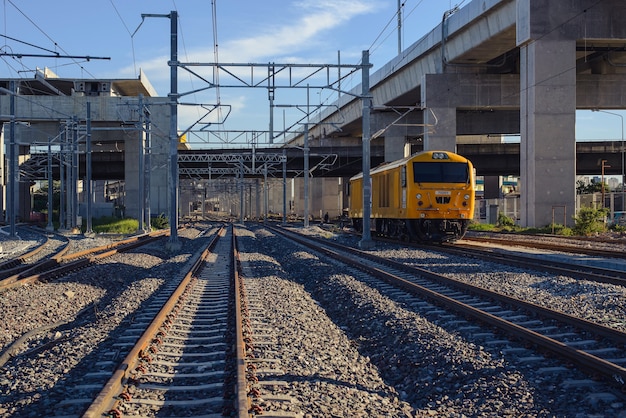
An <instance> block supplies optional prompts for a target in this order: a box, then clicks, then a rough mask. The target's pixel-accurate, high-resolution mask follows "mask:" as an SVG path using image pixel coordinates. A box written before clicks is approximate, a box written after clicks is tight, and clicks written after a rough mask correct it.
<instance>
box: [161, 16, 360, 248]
mask: <svg viewBox="0 0 626 418" xmlns="http://www.w3.org/2000/svg"><path fill="white" fill-rule="evenodd" d="M172 16H174V12H172ZM172 38H174V34H172ZM173 48H174V47H173ZM172 57H174V55H173V54H172ZM338 61H340V60H339V59H338ZM170 65H172V66H174V65H175V66H177V67H180V68H182V69H183V70H185V71H187V72H188V73H190V74H191V75H193V76H195V77H197V78H198V79H199V80H202V81H203V82H205V83H207V86H205V87H202V88H199V89H194V90H191V91H188V92H184V93H174V92H176V91H177V90H176V89H175V88H172V93H171V94H170V97H172V96H173V95H174V94H176V97H177V98H180V97H183V96H186V95H189V94H194V93H198V92H201V91H206V90H209V89H211V88H220V89H221V88H265V89H267V91H268V100H269V108H270V118H269V119H270V120H269V137H270V143H273V139H274V117H273V109H274V98H275V91H276V89H306V91H307V104H306V109H307V112H305V115H304V116H303V117H302V119H300V120H299V121H298V122H296V123H302V124H303V125H304V147H303V151H304V155H305V159H304V165H305V169H304V172H305V173H306V174H307V175H305V176H304V179H305V184H304V186H305V187H304V189H305V190H304V194H305V216H304V219H305V221H304V222H305V226H308V180H309V175H308V173H309V169H308V151H309V144H308V130H309V125H310V122H309V117H310V115H311V112H310V105H309V99H308V92H309V91H310V89H314V90H324V89H328V90H333V91H336V92H337V93H338V95H339V96H340V95H341V94H347V95H351V96H353V97H355V98H359V99H361V100H362V102H363V138H362V141H363V173H364V190H363V199H364V204H363V208H364V213H363V218H364V219H363V221H364V224H365V222H367V225H369V218H370V209H369V208H370V205H369V202H370V200H371V186H370V185H369V170H370V126H369V124H370V111H371V107H372V96H371V92H370V89H369V70H370V68H371V67H372V65H371V64H370V62H369V51H363V54H362V59H361V63H360V64H341V63H340V62H339V63H337V64H294V63H286V64H285V63H283V64H277V63H274V62H271V63H267V64H265V63H217V62H206V63H201V62H187V63H185V62H178V61H174V58H173V59H172V62H171V63H170ZM194 67H210V68H212V69H213V74H214V80H219V81H218V82H214V81H212V80H209V79H207V78H206V77H204V76H202V75H201V74H199V72H198V71H195V70H194V69H192V68H194ZM239 68H248V69H249V75H248V76H247V77H245V78H244V77H243V76H240V75H238V74H237V72H238V69H239ZM258 68H263V69H266V74H265V75H261V76H258V74H257V73H255V69H258ZM335 69H336V70H337V77H336V78H333V77H331V70H335ZM341 69H348V70H350V71H349V72H348V74H345V75H344V76H342V74H341ZM296 70H298V71H296ZM304 70H309V71H307V72H304V73H302V74H300V71H304ZM357 71H361V73H362V82H361V87H362V89H361V92H360V93H355V92H353V91H348V90H343V89H342V88H341V81H342V79H344V78H345V77H348V76H350V75H351V74H353V73H355V72H357ZM296 73H297V74H296ZM320 74H322V75H325V76H323V77H322V78H321V80H319V79H318V78H316V76H318V77H319V75H320ZM279 75H280V76H284V77H278V76H279ZM280 81H283V83H282V84H281V83H280ZM311 81H316V83H315V84H313V85H312V84H311ZM219 106H220V103H218V104H217V105H216V106H215V107H213V108H212V109H210V110H209V112H211V111H212V110H213V109H217V108H219ZM207 114H208V113H207ZM206 116H207V115H203V116H202V118H200V119H198V120H197V121H196V122H195V123H194V124H193V125H192V127H191V128H189V129H187V130H185V132H194V131H195V130H194V129H193V127H195V126H197V125H201V124H202V123H201V120H203V119H204V118H206ZM200 131H204V132H207V130H206V129H204V128H201V129H200ZM283 133H284V132H283ZM283 164H284V162H283ZM241 166H243V164H242V163H241V162H240V167H241ZM240 176H241V177H242V178H243V176H244V172H243V168H242V171H241V173H240ZM283 187H286V185H285V184H284V185H283ZM284 195H285V192H283V196H284ZM283 207H284V202H283ZM285 212H286V210H283V222H286V213H285ZM371 245H372V241H371V236H370V233H369V228H364V231H363V238H362V241H361V246H362V247H364V248H367V247H370V246H371Z"/></svg>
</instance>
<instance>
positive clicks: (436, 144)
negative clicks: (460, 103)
mask: <svg viewBox="0 0 626 418" xmlns="http://www.w3.org/2000/svg"><path fill="white" fill-rule="evenodd" d="M424 123H425V124H426V125H427V126H426V128H425V133H424V151H430V150H444V151H452V152H456V108H455V107H429V108H427V109H426V110H424Z"/></svg>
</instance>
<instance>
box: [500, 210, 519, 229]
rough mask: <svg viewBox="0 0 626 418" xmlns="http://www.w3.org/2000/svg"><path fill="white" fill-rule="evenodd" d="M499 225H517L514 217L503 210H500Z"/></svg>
mask: <svg viewBox="0 0 626 418" xmlns="http://www.w3.org/2000/svg"><path fill="white" fill-rule="evenodd" d="M497 225H498V226H500V227H507V226H508V227H513V226H515V221H514V220H513V218H510V217H508V216H506V215H505V214H504V213H503V212H498V223H497Z"/></svg>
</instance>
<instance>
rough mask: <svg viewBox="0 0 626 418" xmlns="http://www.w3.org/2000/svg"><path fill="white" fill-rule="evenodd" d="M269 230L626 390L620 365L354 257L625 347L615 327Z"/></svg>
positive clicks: (323, 242)
mask: <svg viewBox="0 0 626 418" xmlns="http://www.w3.org/2000/svg"><path fill="white" fill-rule="evenodd" d="M266 227H268V229H271V230H273V231H275V232H277V233H279V234H281V235H284V236H288V237H289V238H290V239H292V240H294V241H296V242H298V243H300V244H302V245H304V246H307V247H309V248H314V249H315V250H316V251H320V252H322V253H323V254H326V255H328V256H329V257H332V258H333V259H335V260H339V261H341V262H342V263H345V264H348V265H350V266H353V267H355V268H357V269H359V270H361V271H364V272H366V273H367V274H371V275H373V276H375V277H378V278H380V279H381V280H384V281H387V282H389V283H391V284H393V285H395V286H398V287H400V288H402V289H404V290H406V291H408V292H410V293H418V294H420V295H422V296H424V297H426V298H429V299H430V300H433V301H435V302H437V303H439V304H441V305H443V306H447V307H449V308H450V309H453V310H455V311H456V312H458V313H460V314H463V315H467V316H470V317H473V318H475V319H477V320H479V321H482V322H484V323H486V324H489V325H491V326H493V327H496V328H499V329H501V330H503V331H505V332H507V333H509V334H510V335H514V336H515V337H517V338H522V339H524V340H525V341H528V342H530V343H532V344H535V345H536V346H538V347H541V348H542V349H544V350H546V351H549V352H551V353H553V354H555V355H556V356H558V357H560V358H563V359H566V360H569V361H571V362H572V363H574V364H576V365H578V366H579V367H580V369H581V370H583V371H586V372H587V373H590V374H594V375H595V374H599V375H602V376H604V377H605V378H606V379H607V381H608V382H610V383H611V384H614V385H616V386H618V387H619V388H620V389H621V390H625V389H626V368H624V367H621V366H619V365H617V364H614V363H611V362H609V361H607V360H604V359H602V358H599V357H596V356H594V355H592V354H589V353H587V352H585V351H583V350H578V349H575V348H573V347H570V346H568V345H567V344H566V343H563V342H560V341H557V340H555V339H552V338H550V337H547V336H544V335H541V334H539V333H537V332H535V331H532V330H530V329H527V328H524V327H522V326H520V325H517V324H515V323H513V322H510V321H507V320H505V319H502V318H499V317H497V316H495V315H493V314H490V313H488V312H485V311H482V310H480V309H478V308H475V307H473V306H470V305H467V304H465V303H462V302H459V301H457V300H455V299H453V298H451V297H448V296H445V295H443V294H441V293H439V292H435V291H433V290H431V289H428V288H426V287H424V286H421V285H419V284H416V283H413V282H411V281H409V280H406V279H403V278H401V277H399V276H396V275H394V274H390V273H388V272H386V271H384V270H382V269H380V268H376V267H371V266H365V265H364V264H363V263H362V262H359V260H358V259H356V258H355V257H354V255H358V256H360V257H365V258H368V259H371V260H376V261H377V262H382V261H384V262H385V263H387V264H393V265H394V266H395V265H398V266H404V267H403V270H404V269H410V270H413V271H414V273H416V274H418V275H420V276H423V277H426V278H428V279H431V280H437V281H445V282H447V283H450V284H452V285H453V286H459V287H466V288H468V289H469V288H471V289H472V292H475V293H483V294H485V295H490V296H489V297H490V298H494V299H496V300H497V299H498V298H502V300H503V301H506V302H505V303H515V304H520V305H524V306H528V307H529V308H532V310H533V311H535V312H541V314H544V315H547V314H550V315H551V318H550V319H559V320H562V321H566V320H567V321H568V323H570V324H575V326H579V327H581V328H583V327H585V328H583V329H586V330H592V331H590V332H593V333H594V334H596V335H601V336H604V337H606V338H611V339H614V341H616V342H617V343H619V344H623V343H624V342H625V341H626V333H622V332H620V331H618V330H615V329H612V328H608V327H604V326H601V325H598V324H595V323H592V322H590V321H586V320H583V319H580V318H576V317H572V316H569V315H567V314H564V313H560V312H557V311H552V310H550V309H547V308H542V307H540V306H538V305H534V304H532V303H530V302H525V301H521V300H517V299H514V298H510V297H508V296H504V295H500V294H498V293H495V292H491V291H489V290H487V289H483V288H479V287H475V286H472V285H469V284H462V283H461V282H458V281H456V280H453V279H450V278H447V277H445V276H441V275H439V274H435V273H432V272H429V271H427V270H423V269H419V268H414V267H410V268H409V267H408V266H406V265H402V264H400V263H395V262H391V261H390V260H386V259H385V260H382V259H380V258H379V257H375V256H373V255H371V254H367V253H365V252H363V251H360V250H356V249H354V248H347V247H344V246H341V245H339V244H335V243H332V242H329V241H328V240H320V239H316V238H314V237H309V236H307V237H306V238H304V236H302V235H299V234H295V233H293V232H289V231H286V230H284V229H280V228H276V227H269V226H266ZM311 242H315V243H316V244H319V245H323V246H325V247H336V248H340V249H341V251H347V252H348V253H349V254H351V255H353V256H352V257H350V256H345V255H342V254H340V253H339V252H337V251H334V250H332V249H330V248H323V247H320V246H319V245H315V246H313V245H311Z"/></svg>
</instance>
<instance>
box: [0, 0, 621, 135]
mask: <svg viewBox="0 0 626 418" xmlns="http://www.w3.org/2000/svg"><path fill="white" fill-rule="evenodd" d="M467 3H469V0H457V1H449V0H403V4H404V6H403V8H402V16H403V22H402V30H401V38H402V46H403V47H408V46H409V45H411V44H412V43H413V42H415V41H416V40H418V39H419V38H421V37H422V36H423V35H425V34H426V33H428V32H430V31H431V30H432V29H433V28H434V27H435V26H437V25H438V24H439V23H440V22H441V18H442V15H443V13H444V12H445V11H446V10H449V9H451V8H453V7H454V6H456V5H458V4H460V5H461V6H463V5H465V4H467ZM213 4H215V9H213ZM397 4H398V2H397V0H315V1H311V0H263V1H258V0H214V1H211V0H177V1H173V0H167V1H166V0H153V1H137V0H89V1H85V0H80V1H79V0H61V1H57V2H54V1H44V0H3V2H2V16H3V19H2V22H1V24H2V29H1V34H2V35H3V38H2V39H0V46H1V47H2V51H3V52H11V53H23V54H51V53H53V52H57V53H59V54H61V55H77V56H92V57H110V58H111V59H110V60H96V59H94V60H91V61H89V62H86V61H85V60H81V59H60V58H28V57H23V58H21V59H18V58H12V57H6V56H4V57H2V62H0V76H1V77H32V76H33V70H34V69H35V68H36V67H39V68H43V67H48V68H50V69H51V70H52V71H54V72H55V73H56V74H58V75H59V76H60V77H67V78H75V77H80V78H135V77H136V76H137V75H138V73H139V69H140V68H141V69H142V70H143V71H144V73H146V75H147V77H148V79H149V80H150V82H151V83H152V84H153V86H154V87H155V88H156V90H157V92H158V93H159V95H161V96H166V95H167V93H168V92H169V89H170V87H169V76H170V71H169V67H168V66H167V61H168V59H169V55H170V44H169V31H170V23H169V19H162V18H146V19H145V20H144V21H143V23H142V19H141V14H142V13H143V14H168V13H169V12H170V11H171V10H177V11H178V14H179V60H180V61H182V62H204V63H207V62H215V61H219V62H221V63H261V64H267V63H269V62H275V63H299V64H311V63H314V64H321V63H323V64H336V63H337V59H338V53H340V55H341V63H342V64H358V63H359V61H360V59H361V53H362V51H363V50H369V51H370V54H371V58H370V61H371V63H372V64H373V65H374V67H373V69H372V71H376V69H377V68H379V67H380V66H382V65H384V64H385V63H386V62H387V61H389V60H390V59H392V58H393V57H394V56H395V55H396V54H397V49H398V32H397V15H396V12H397ZM213 10H215V11H216V15H215V16H216V17H215V19H213ZM214 23H216V26H214ZM140 24H141V25H140ZM215 33H216V34H217V38H215V36H214V34H215ZM9 38H14V39H15V40H13V39H9ZM18 41H19V42H18ZM216 44H217V47H216V46H215V45H216ZM247 71H249V70H247ZM255 71H257V70H255ZM258 71H264V70H262V69H259V70H258ZM246 74H247V73H246ZM207 76H208V77H210V75H209V74H207ZM350 82H351V83H353V86H354V85H357V84H358V83H359V82H360V75H359V76H356V77H354V79H351V80H348V81H347V82H346V83H350ZM179 85H180V86H179V92H186V91H191V90H194V89H198V88H202V87H205V86H206V84H204V83H203V82H201V81H200V80H198V79H196V78H194V77H191V76H189V75H188V74H187V73H186V72H184V71H181V70H179ZM344 87H349V86H348V85H346V84H344ZM218 93H219V99H220V102H221V103H223V104H225V105H228V106H229V107H230V108H231V113H230V115H229V116H228V118H227V120H226V122H225V123H224V125H221V126H222V127H223V129H226V130H267V129H268V125H269V102H268V100H267V90H266V89H261V88H256V89H243V88H230V89H220V90H219V91H216V89H210V90H209V91H206V92H204V93H198V94H194V95H189V96H187V97H185V98H184V99H183V101H185V102H195V103H207V104H211V103H217V101H218V98H217V96H218ZM334 97H336V93H332V92H330V91H311V92H310V94H309V96H308V98H307V95H306V90H299V91H298V92H290V91H287V90H278V91H277V92H276V97H275V103H276V104H277V105H299V106H301V105H304V104H306V103H307V102H308V103H309V104H310V105H312V106H314V105H316V104H322V103H324V104H326V103H330V102H331V101H332V98H334ZM203 114H204V113H203V112H202V111H201V110H200V109H198V108H193V107H187V106H185V107H180V109H179V115H180V116H179V128H180V129H181V130H183V129H186V128H187V127H188V126H189V125H190V124H192V123H193V122H194V121H195V120H197V119H198V118H200V117H202V116H203ZM620 114H622V113H620ZM213 116H216V114H215V112H214V114H213V115H212V116H211V117H213ZM299 117H301V113H300V112H299V111H298V110H297V109H293V108H289V107H287V106H284V107H283V110H280V109H276V111H275V113H274V118H275V120H274V125H275V130H280V129H281V128H282V127H283V125H286V126H289V124H290V123H291V120H296V119H297V118H299ZM283 119H284V120H283ZM620 123H621V119H620V118H619V117H616V116H614V115H609V114H603V113H591V112H588V111H587V112H579V113H578V117H577V136H578V138H579V139H580V140H592V139H620V136H621V129H620V127H621V125H620ZM213 128H214V129H218V125H213ZM230 138H231V139H229V141H232V142H233V143H237V141H239V140H240V139H235V138H233V136H231V137H230ZM190 140H191V141H192V142H194V141H195V140H194V139H193V138H190ZM241 140H242V141H244V142H245V141H247V140H245V139H244V138H241ZM264 140H265V139H263V137H261V141H264ZM208 141H209V142H211V141H214V139H209V140H208ZM218 142H219V141H218Z"/></svg>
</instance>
